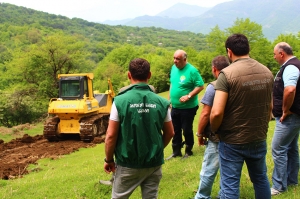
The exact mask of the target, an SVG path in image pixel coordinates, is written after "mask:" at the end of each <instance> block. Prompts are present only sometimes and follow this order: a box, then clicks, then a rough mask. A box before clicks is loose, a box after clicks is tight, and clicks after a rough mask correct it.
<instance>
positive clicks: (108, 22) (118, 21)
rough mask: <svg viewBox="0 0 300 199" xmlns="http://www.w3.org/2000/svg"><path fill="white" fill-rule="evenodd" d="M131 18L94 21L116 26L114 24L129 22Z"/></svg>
mask: <svg viewBox="0 0 300 199" xmlns="http://www.w3.org/2000/svg"><path fill="white" fill-rule="evenodd" d="M131 20H132V19H123V20H105V21H103V22H96V23H103V24H107V25H111V26H116V25H122V24H126V23H128V22H130V21H131Z"/></svg>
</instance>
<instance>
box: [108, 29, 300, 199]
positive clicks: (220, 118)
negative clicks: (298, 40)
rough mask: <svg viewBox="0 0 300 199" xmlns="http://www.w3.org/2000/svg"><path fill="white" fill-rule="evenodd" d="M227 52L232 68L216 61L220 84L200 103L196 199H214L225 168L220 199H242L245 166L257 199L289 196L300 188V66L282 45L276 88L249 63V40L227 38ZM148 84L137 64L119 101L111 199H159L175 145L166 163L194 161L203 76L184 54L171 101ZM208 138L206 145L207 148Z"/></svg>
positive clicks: (177, 61)
mask: <svg viewBox="0 0 300 199" xmlns="http://www.w3.org/2000/svg"><path fill="white" fill-rule="evenodd" d="M225 48H226V52H227V57H228V58H229V60H228V59H227V57H225V56H217V57H215V58H214V59H213V60H212V73H213V75H214V77H215V78H217V81H213V82H211V83H209V84H208V86H207V88H206V92H205V95H204V97H203V99H202V100H201V103H202V104H203V109H202V112H201V114H200V118H199V122H198V132H197V133H196V135H197V136H198V138H199V139H198V142H199V144H201V145H204V144H205V145H206V150H205V155H204V160H203V163H202V170H201V172H200V183H199V188H198V190H197V193H196V195H195V199H200V198H211V196H210V195H211V189H212V184H213V182H214V179H215V176H216V174H217V172H218V170H219V168H220V176H221V180H220V192H219V196H220V198H230V199H235V198H239V184H240V177H241V171H242V167H243V164H244V162H245V163H246V165H247V168H248V173H249V176H250V179H251V182H252V183H253V186H254V190H255V198H262V199H268V198H271V195H277V194H280V193H281V192H284V191H286V190H287V187H288V186H289V185H297V184H298V170H299V153H298V137H299V131H300V90H299V89H300V85H299V84H298V83H299V73H300V61H299V60H298V59H297V58H296V57H295V56H293V52H292V48H291V47H290V46H289V45H288V44H287V43H284V42H281V43H279V44H277V45H276V46H275V48H274V58H275V60H276V61H277V62H278V63H279V64H280V65H281V68H280V71H279V72H278V73H277V75H276V77H275V81H274V77H273V74H272V73H271V71H270V70H269V69H268V68H267V67H266V66H264V65H262V64H261V63H259V62H257V61H256V60H254V59H252V58H250V56H249V52H250V46H249V42H248V39H247V37H246V36H245V35H242V34H233V35H231V36H229V37H228V38H227V40H226V43H225ZM229 62H230V63H231V64H229ZM150 77H151V72H150V64H149V62H148V61H147V60H144V59H140V58H138V59H135V60H132V61H131V63H130V65H129V72H128V78H129V79H130V81H131V84H132V85H131V86H130V87H128V88H126V89H125V90H123V91H122V92H120V93H119V95H118V96H117V97H115V99H114V103H113V107H112V111H111V116H110V121H109V126H108V130H107V134H106V140H105V143H106V146H105V154H106V157H105V164H104V170H105V171H106V172H107V173H110V172H111V171H112V172H114V181H113V190H112V198H129V196H130V195H131V194H132V192H133V191H134V190H135V189H136V187H138V186H140V187H141V190H142V198H143V199H145V198H157V196H158V195H157V194H158V185H159V182H160V179H161V177H162V171H161V165H162V164H163V163H164V153H163V149H164V147H166V146H167V145H168V143H169V142H170V141H171V140H172V149H173V153H172V155H171V156H170V157H168V158H167V160H169V159H171V158H176V157H177V156H180V157H181V156H183V157H182V158H187V157H189V156H191V155H193V152H192V149H193V146H194V133H193V121H194V117H195V115H196V113H197V110H198V93H199V92H200V91H201V90H203V88H204V82H203V79H202V77H201V75H200V73H199V71H198V70H197V69H196V68H195V67H194V66H193V65H191V64H190V63H189V62H188V61H187V54H186V52H185V51H183V50H177V51H176V52H175V53H174V65H173V66H172V68H171V73H170V96H169V100H170V101H168V100H166V99H163V98H162V97H160V96H158V95H156V94H155V93H154V92H153V90H152V89H151V88H150V87H149V85H148V84H147V82H148V80H149V78H150ZM272 112H273V115H274V117H275V120H276V127H275V132H274V136H273V141H272V156H273V160H274V171H273V175H272V184H273V185H272V188H270V183H269V180H268V176H267V166H266V153H267V143H266V138H267V132H268V124H269V121H270V119H271V116H272ZM161 131H162V133H161ZM183 138H184V140H183ZM207 138H208V142H204V140H206V139H207ZM184 145H185V154H184V155H182V153H181V148H182V147H183V146H184ZM114 156H115V158H116V162H115V161H114ZM124 182H126V183H124Z"/></svg>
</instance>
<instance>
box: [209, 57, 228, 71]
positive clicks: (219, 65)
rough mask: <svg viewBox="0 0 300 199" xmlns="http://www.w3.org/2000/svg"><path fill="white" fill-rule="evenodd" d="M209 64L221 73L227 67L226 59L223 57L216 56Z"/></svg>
mask: <svg viewBox="0 0 300 199" xmlns="http://www.w3.org/2000/svg"><path fill="white" fill-rule="evenodd" d="M211 63H212V65H213V66H214V67H216V69H218V71H221V70H222V69H223V68H226V67H227V66H228V65H229V61H228V59H227V57H225V56H223V55H219V56H216V57H215V58H214V59H213V60H212V62H211Z"/></svg>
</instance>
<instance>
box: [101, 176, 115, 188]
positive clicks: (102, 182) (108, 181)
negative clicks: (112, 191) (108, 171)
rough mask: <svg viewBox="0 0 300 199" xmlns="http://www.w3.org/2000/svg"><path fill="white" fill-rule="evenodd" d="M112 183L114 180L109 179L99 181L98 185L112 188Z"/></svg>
mask: <svg viewBox="0 0 300 199" xmlns="http://www.w3.org/2000/svg"><path fill="white" fill-rule="evenodd" d="M113 182H114V178H111V179H110V180H100V181H99V183H100V184H104V185H108V186H112V184H113Z"/></svg>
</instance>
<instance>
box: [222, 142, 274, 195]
mask: <svg viewBox="0 0 300 199" xmlns="http://www.w3.org/2000/svg"><path fill="white" fill-rule="evenodd" d="M266 153H267V144H266V141H260V142H253V143H248V144H227V143H224V142H222V141H220V142H219V154H220V156H219V158H220V160H219V161H220V173H221V199H224V198H226V199H238V198H239V195H240V190H239V187H240V179H241V172H242V168H243V164H244V162H246V165H247V168H248V173H249V176H250V179H251V182H252V183H253V186H254V191H255V198H256V199H270V198H271V191H270V184H269V181H268V177H267V165H266Z"/></svg>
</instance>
